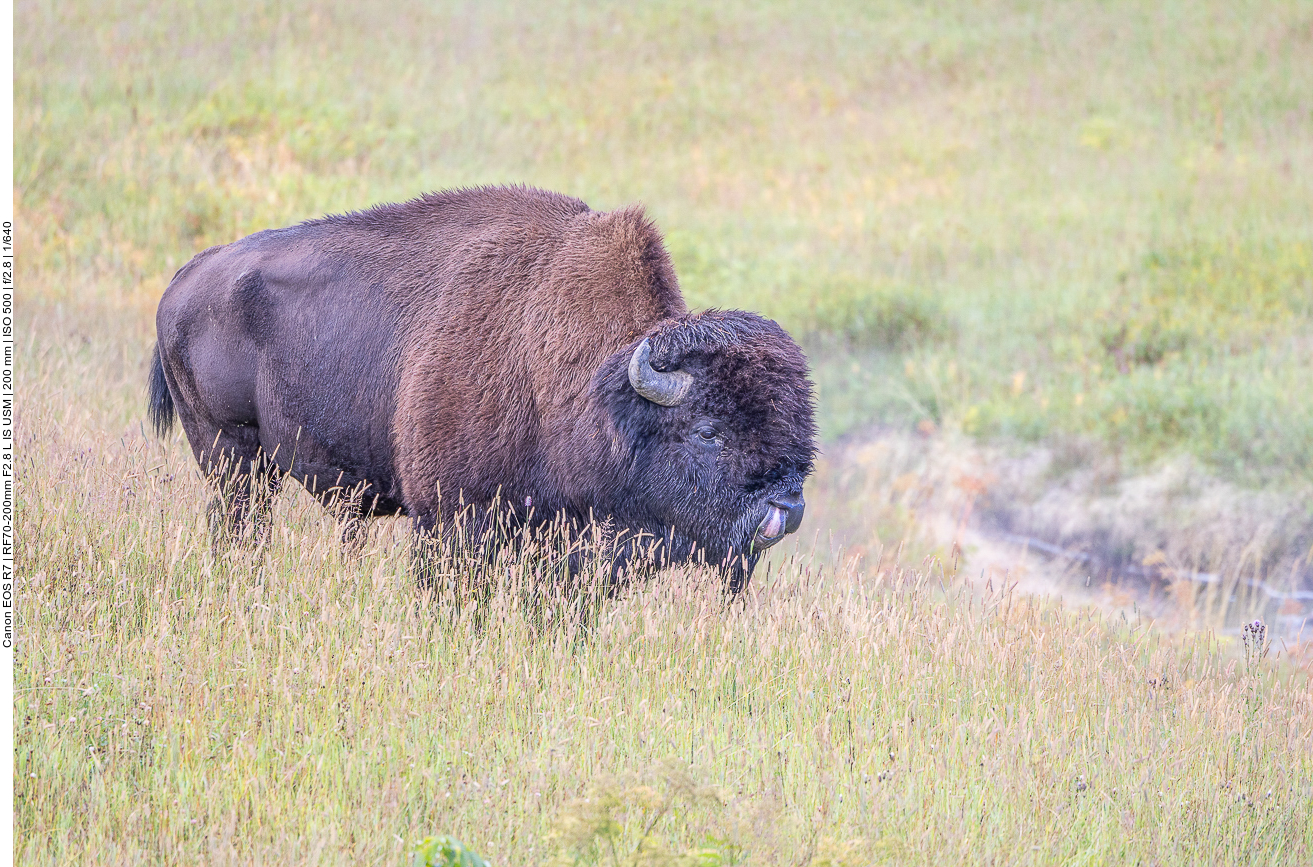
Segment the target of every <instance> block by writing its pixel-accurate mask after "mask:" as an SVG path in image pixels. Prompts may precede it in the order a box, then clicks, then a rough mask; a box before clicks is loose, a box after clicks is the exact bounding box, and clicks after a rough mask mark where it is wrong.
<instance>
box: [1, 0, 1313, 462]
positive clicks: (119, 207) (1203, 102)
mask: <svg viewBox="0 0 1313 867" xmlns="http://www.w3.org/2000/svg"><path fill="white" fill-rule="evenodd" d="M87 8H89V7H87ZM82 9H83V7H81V6H78V5H74V6H71V7H70V6H56V5H51V4H42V3H28V4H24V5H21V6H20V7H19V10H18V17H17V26H18V28H19V33H20V34H21V35H22V37H23V38H22V40H21V41H20V49H19V63H18V65H17V67H16V80H15V87H16V99H17V104H18V106H19V109H18V115H17V118H16V123H17V138H16V141H17V142H18V147H17V149H16V166H17V167H16V170H15V171H16V179H15V180H16V187H17V196H18V210H19V213H20V214H21V215H22V216H23V218H24V219H25V220H26V221H27V224H26V226H27V232H26V234H25V235H23V236H22V237H21V238H20V242H21V243H22V244H23V246H22V248H21V252H22V253H23V257H22V260H21V261H20V269H26V270H25V272H24V273H23V276H24V277H25V278H26V284H27V285H29V286H30V287H32V288H33V290H34V291H35V293H36V294H37V295H39V296H40V297H61V298H69V299H78V302H79V303H83V302H85V300H86V299H89V298H97V299H100V300H102V301H107V302H109V303H130V304H132V305H133V306H135V307H136V308H137V309H139V310H140V311H141V312H142V314H143V315H145V313H146V311H147V310H149V309H150V307H151V305H152V304H153V303H154V301H155V299H156V298H157V297H158V295H159V293H160V291H161V289H162V287H163V286H164V285H165V284H166V283H167V278H168V276H169V275H170V274H171V273H172V271H173V270H174V269H176V268H177V267H179V266H180V265H181V264H182V263H183V262H185V261H186V260H187V258H189V257H190V256H191V255H192V254H193V253H195V252H196V251H198V250H200V249H202V248H204V247H205V246H208V245H210V244H214V243H221V242H226V241H229V240H232V239H234V238H236V237H239V236H241V235H244V234H247V233H249V232H251V231H254V230H257V229H260V228H266V227H269V226H276V225H284V224H287V223H290V222H294V221H296V220H300V219H305V218H310V217H314V216H318V215H320V214H322V213H324V212H328V211H342V210H347V209H351V208H358V207H362V206H364V205H367V204H370V203H373V202H378V201H385V200H395V199H400V198H407V197H410V196H413V195H415V194H416V193H418V192H419V191H422V190H426V189H435V188H442V187H450V186H455V185H462V184H478V183H487V182H499V181H500V182H511V181H528V182H531V183H535V184H538V185H541V186H545V187H549V188H554V189H561V190H565V191H568V192H571V193H574V194H576V195H579V196H582V197H583V198H585V199H586V200H587V201H590V202H592V203H593V204H594V205H596V206H598V207H603V208H606V207H613V206H616V205H620V204H623V203H625V202H628V201H632V200H642V201H645V202H647V203H648V205H649V207H650V208H651V210H652V211H653V213H654V215H655V216H656V217H657V219H658V221H659V222H660V223H661V225H662V226H663V227H664V228H665V229H666V231H667V234H668V236H669V242H670V246H671V249H672V251H673V253H674V255H675V259H676V264H677V266H678V269H679V272H680V274H681V278H682V281H683V283H684V287H685V291H686V293H687V294H688V296H689V297H690V300H691V301H692V302H693V303H694V304H695V305H712V304H714V305H721V306H742V307H748V308H751V309H756V310H761V311H764V312H766V313H767V314H770V315H774V316H776V317H778V318H779V319H780V320H781V321H782V322H783V323H784V324H785V325H786V326H787V327H789V328H790V329H792V330H793V331H794V332H795V333H796V334H798V335H799V336H800V337H801V338H803V339H804V340H806V341H807V343H808V345H809V348H810V349H812V351H813V354H814V355H816V356H818V358H819V363H818V370H819V371H820V381H819V384H820V388H821V394H822V423H823V428H824V430H825V431H826V433H827V435H828V436H838V435H841V434H843V433H846V432H851V431H856V430H860V429H862V428H863V427H866V426H869V425H870V424H871V423H873V422H875V423H885V424H900V425H907V426H912V425H915V424H916V423H917V422H919V421H924V420H930V421H933V422H934V423H936V424H941V425H942V424H944V423H947V424H949V425H950V426H953V427H960V428H962V429H965V430H966V431H967V432H968V433H970V434H973V435H976V436H985V437H1000V436H1001V437H1012V438H1016V437H1019V438H1022V439H1026V440H1041V441H1044V440H1052V439H1055V438H1062V437H1092V438H1094V439H1096V440H1097V441H1098V442H1100V443H1102V444H1103V446H1104V447H1105V448H1107V449H1109V450H1113V451H1116V452H1118V453H1121V452H1125V453H1126V456H1127V459H1128V461H1130V462H1132V463H1135V464H1147V463H1149V462H1152V461H1153V460H1155V459H1158V458H1160V457H1163V456H1164V455H1171V454H1174V453H1179V452H1182V451H1185V452H1190V453H1193V454H1195V455H1196V456H1197V457H1199V458H1201V459H1203V460H1205V461H1206V462H1208V463H1209V465H1211V466H1213V467H1214V468H1215V469H1216V470H1217V471H1218V472H1222V473H1224V474H1227V475H1231V476H1236V477H1239V478H1243V479H1248V480H1250V481H1258V482H1270V481H1273V480H1284V481H1287V482H1288V481H1290V480H1291V479H1292V478H1293V479H1296V480H1300V481H1303V482H1307V481H1308V480H1309V476H1308V470H1307V468H1308V467H1309V466H1310V465H1313V461H1311V460H1310V457H1313V453H1310V451H1309V449H1310V448H1311V447H1310V446H1309V443H1311V442H1313V411H1310V406H1309V402H1308V397H1307V395H1308V390H1307V389H1306V388H1300V387H1299V384H1300V383H1303V382H1306V381H1307V380H1308V379H1309V376H1310V374H1313V370H1310V366H1309V365H1310V361H1309V358H1310V356H1309V353H1308V346H1309V339H1310V316H1311V315H1313V312H1311V309H1310V301H1309V299H1310V297H1313V272H1311V266H1310V261H1311V257H1313V252H1311V251H1313V219H1311V217H1313V213H1311V211H1310V209H1311V208H1313V206H1311V205H1310V202H1313V190H1310V188H1309V183H1310V182H1309V178H1310V177H1313V149H1311V148H1310V146H1309V144H1308V143H1309V142H1310V141H1313V128H1311V127H1313V107H1311V106H1310V104H1309V101H1308V96H1307V95H1308V93H1310V92H1313V73H1311V72H1310V70H1313V36H1311V35H1310V32H1311V30H1310V28H1313V23H1311V22H1313V19H1311V18H1310V17H1309V13H1308V10H1307V8H1306V7H1305V6H1304V5H1302V4H1300V3H1297V2H1290V3H1264V4H1239V5H1237V4H1222V3H1216V4H1197V3H1167V4H1138V3H1110V4H1084V3H1073V4H1062V5H1059V6H1040V7H1034V8H1031V7H1030V6H1028V5H1026V4H1021V3H1017V4H1013V3H1006V2H993V3H985V4H978V5H968V4H960V5H953V6H949V7H944V8H941V9H939V10H938V11H937V12H931V11H929V10H926V9H923V8H921V7H919V6H916V5H902V4H899V3H888V4H884V5H881V6H878V7H872V8H868V7H865V6H863V5H858V4H854V5H846V4H832V5H830V6H828V7H827V11H826V12H825V14H816V13H815V12H814V10H812V9H810V8H809V7H803V6H798V5H793V4H789V3H774V4H769V5H767V6H757V5H753V4H735V3H731V4H720V5H718V6H717V7H716V9H714V10H710V9H703V8H700V7H696V6H688V5H681V4H679V3H660V4H646V5H643V6H638V7H630V6H626V5H620V4H605V3H599V4H578V5H575V4H568V3H566V4H561V5H559V6H557V7H554V11H547V10H543V11H542V12H541V14H537V15H530V14H526V13H525V12H524V11H523V10H520V9H517V8H516V7H514V6H505V5H499V4H480V5H479V6H478V7H477V8H474V7H470V8H465V7H459V6H427V5H419V4H414V5H412V4H404V3H403V4H401V5H396V4H387V5H386V6H379V7H377V8H374V7H370V6H361V5H360V4H356V3H352V4H335V3H316V4H305V5H299V4H296V3H291V4H265V5H263V6H258V7H254V8H253V9H243V10H241V11H238V10H236V9H229V8H226V7H223V6H221V5H215V4H199V5H197V4H187V3H184V4H177V5H172V6H170V7H169V8H167V9H161V8H157V6H156V4H148V3H140V2H116V3H110V4H108V5H103V6H98V7H97V11H96V13H95V14H94V15H93V14H91V13H90V12H83V11H81V10H82ZM1158 292H1165V293H1166V297H1165V298H1164V299H1160V301H1159V302H1153V303H1148V304H1147V305H1146V303H1145V302H1144V298H1145V297H1146V296H1154V295H1155V293H1158ZM1256 299H1261V300H1259V301H1258V303H1257V305H1255V304H1254V303H1252V302H1253V301H1255V300H1256ZM1196 300H1197V301H1199V302H1201V303H1199V304H1196V303H1195V301H1196ZM1219 305H1220V306H1219ZM1214 310H1217V311H1220V312H1221V313H1222V315H1221V316H1220V317H1218V318H1212V319H1209V316H1210V314H1211V312H1212V311H1214ZM1187 312H1188V313H1189V317H1193V318H1191V319H1190V321H1182V320H1181V316H1182V315H1185V314H1186V313H1187ZM1187 318H1188V317H1187ZM1233 329H1238V331H1234V330H1233ZM1222 332H1225V334H1224V335H1223V334H1222ZM1233 335H1234V337H1233ZM836 338H837V340H836ZM908 359H911V360H913V361H915V364H914V365H912V366H911V367H905V366H904V364H903V362H904V361H905V360H908ZM1128 359H1130V360H1128ZM829 360H833V361H834V364H832V365H830V364H827V363H826V362H827V361H829ZM950 362H951V363H952V364H953V365H954V366H955V369H956V371H957V372H958V376H959V377H960V380H958V381H956V382H952V383H950V382H945V381H938V382H927V381H926V378H927V377H934V376H938V377H940V379H941V380H942V374H941V373H940V374H937V373H932V371H942V370H944V369H945V368H947V367H948V365H949V363H950ZM854 363H855V364H857V365H858V367H859V368H860V369H862V370H864V371H868V372H870V373H872V374H874V375H875V378H877V379H879V380H881V381H885V380H892V383H893V386H892V388H893V391H895V392H897V391H900V390H901V391H911V392H914V393H921V392H924V391H926V390H927V389H932V390H933V389H938V391H939V392H940V393H941V396H942V397H943V402H942V403H937V404H935V405H933V406H926V405H923V404H922V405H917V404H915V403H908V402H907V401H902V400H898V399H897V398H896V395H891V393H890V389H889V388H882V387H879V386H878V385H876V386H867V385H864V386H861V387H854V386H853V384H852V382H851V380H852V376H851V374H850V373H848V371H849V370H850V369H851V367H852V365H853V364H854ZM905 370H906V371H911V372H910V373H904V371H905ZM1259 372H1261V373H1262V376H1261V377H1259V376H1255V374H1256V373H1259ZM1018 375H1024V379H1020V380H1019V379H1018V378H1017V377H1018ZM1150 379H1152V382H1150V381H1148V380H1150ZM1238 379H1244V380H1246V387H1245V388H1243V389H1239V388H1237V387H1236V386H1235V382H1236V381H1237V380H1238ZM1015 383H1020V386H1017V385H1016V384H1015ZM1252 440H1261V443H1259V444H1258V445H1257V446H1250V445H1249V442H1250V441H1252Z"/></svg>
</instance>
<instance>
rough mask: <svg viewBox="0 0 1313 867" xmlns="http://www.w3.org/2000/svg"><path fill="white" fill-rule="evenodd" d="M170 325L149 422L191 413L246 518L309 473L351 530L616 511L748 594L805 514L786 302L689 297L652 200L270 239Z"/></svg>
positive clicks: (244, 243)
mask: <svg viewBox="0 0 1313 867" xmlns="http://www.w3.org/2000/svg"><path fill="white" fill-rule="evenodd" d="M156 328H157V337H158V343H157V345H156V349H155V355H154V359H153V363H152V369H151V374H150V385H149V387H150V406H149V409H150V416H151V419H152V421H153V423H154V426H155V428H156V430H157V431H158V432H159V433H160V434H161V435H165V434H167V432H168V430H169V428H170V426H171V424H172V421H173V414H174V412H175V410H176V412H177V415H178V417H179V418H180V419H181V421H182V427H183V430H184V431H185V432H186V434H187V440H188V442H189V443H190V444H191V448H192V451H193V453H194V454H195V456H196V460H197V462H198V463H199V464H200V466H201V468H202V470H203V471H204V472H205V473H206V475H207V476H208V477H209V478H210V479H211V480H212V482H214V483H215V485H216V486H217V487H218V488H219V490H220V492H221V499H220V500H217V501H216V502H217V503H218V504H219V510H218V514H217V517H218V520H219V526H220V528H221V529H222V530H223V531H224V532H232V531H241V529H242V528H243V527H246V526H248V525H249V522H251V521H252V520H254V521H255V523H256V524H257V525H258V524H259V521H260V518H261V506H260V503H261V501H262V500H267V496H265V495H267V494H268V493H270V492H272V491H274V490H276V489H277V486H278V484H279V482H280V480H281V478H282V477H283V476H285V475H290V476H293V477H295V478H296V479H297V480H298V481H300V482H301V483H302V484H303V485H305V487H306V488H307V489H308V490H309V491H310V492H311V493H313V494H315V495H316V496H317V497H319V498H320V499H321V501H322V502H324V504H325V505H326V506H328V507H329V508H331V509H333V510H334V511H335V513H337V514H338V515H339V516H340V517H341V518H342V519H343V520H344V533H345V535H346V536H348V537H350V536H351V535H352V534H354V533H356V532H358V530H359V528H360V527H361V526H363V522H362V520H361V519H362V518H366V517H369V516H371V515H394V514H405V515H407V516H409V517H410V518H411V520H412V522H413V527H414V529H415V531H416V532H417V533H418V534H419V535H420V537H421V538H434V537H440V536H441V535H442V533H443V532H444V529H443V528H444V527H445V526H449V525H450V522H451V521H452V520H453V518H454V517H455V516H456V515H457V513H458V511H460V510H466V511H468V510H470V509H472V510H474V511H475V512H476V513H478V512H480V511H483V512H485V513H486V512H491V511H493V510H500V512H503V513H504V514H503V515H502V517H504V518H506V519H507V520H509V521H511V522H513V523H515V522H518V524H519V525H520V526H521V527H524V526H527V527H529V528H537V527H541V526H542V525H544V524H546V523H548V522H553V521H557V522H560V521H561V520H562V519H564V521H565V522H566V523H567V524H570V525H572V526H579V527H582V526H584V525H586V524H588V523H589V522H596V523H597V524H601V525H603V526H605V527H607V528H609V531H610V532H612V533H614V534H618V537H624V538H629V539H642V538H646V539H648V540H649V543H650V544H649V551H650V552H651V553H652V554H653V555H654V556H655V558H656V559H657V561H658V562H659V563H679V562H687V561H689V560H692V559H701V558H705V560H706V561H707V562H709V563H711V564H713V565H716V566H718V567H720V568H721V569H722V570H724V572H725V574H726V576H727V577H728V580H729V585H730V587H731V588H732V589H734V590H736V591H737V590H739V589H742V588H743V587H744V586H746V584H747V581H748V579H749V578H750V576H751V573H752V569H753V566H754V565H755V564H756V562H757V560H758V558H759V557H760V556H761V553H762V551H763V550H764V549H766V548H768V547H770V546H771V545H773V544H775V543H776V542H778V541H779V540H780V539H781V538H783V537H784V535H785V534H786V533H791V532H793V531H794V530H796V529H797V528H798V524H799V523H800V522H801V520H802V514H803V505H804V504H803V491H802V488H803V481H804V480H805V479H806V478H807V476H808V474H809V473H810V472H811V470H812V461H813V457H814V455H815V451H816V449H815V433H816V431H815V424H814V421H813V396H812V385H811V382H810V381H809V379H808V372H807V362H806V358H805V357H804V356H803V353H802V351H801V350H800V349H799V348H798V346H797V345H796V344H795V343H794V342H793V340H791V339H790V338H789V336H788V334H786V333H785V331H784V330H783V329H782V328H780V326H779V325H777V324H776V323H775V322H773V321H771V320H769V319H764V318H762V317H760V316H758V315H756V314H753V313H747V312H743V311H738V310H732V311H722V310H709V311H706V312H704V313H698V314H693V313H690V312H689V311H688V307H687V306H686V305H685V303H684V298H683V296H682V295H681V293H680V290H679V283H678V280H677V279H676V277H675V272H674V269H673V267H672V265H671V262H670V257H669V255H668V254H667V252H666V249H665V246H664V244H663V242H662V239H661V235H660V233H659V232H658V230H657V229H656V227H655V226H654V225H653V224H652V222H651V221H650V220H649V219H648V218H647V217H646V216H645V215H644V213H643V211H642V209H641V208H639V207H628V208H623V209H620V210H616V211H610V212H606V213H599V212H596V211H593V210H591V209H589V207H588V206H587V205H585V204H584V203H583V202H582V201H580V200H578V199H574V198H569V197H566V196H562V195H558V194H555V193H550V192H545V191H542V190H536V189H532V188H526V187H518V186H517V187H484V188H479V189H468V190H457V191H451V192H443V193H433V194H428V195H425V196H422V197H420V198H418V199H415V200H413V201H410V202H406V203H404V204H395V205H380V206H378V207H374V208H370V209H369V210H366V211H361V212H355V213H349V214H345V215H340V216H329V217H325V218H323V219H318V220H311V221H308V222H305V223H302V224H300V225H297V226H292V227H290V228H286V229H274V230H269V231H263V232H257V233H256V234H254V235H251V236H249V237H247V238H243V239H241V240H239V241H235V242H233V243H231V244H227V245H224V246H219V247H211V248H210V249H208V250H206V251H204V252H202V253H200V254H199V255H197V256H196V257H195V258H193V259H192V260H191V261H190V262H189V263H187V264H186V265H185V266H184V267H183V268H182V269H181V270H179V271H178V273H177V274H176V275H175V276H174V278H173V280H172V282H171V283H170V284H169V287H168V290H167V291H166V292H165V293H164V297H163V298H162V300H161V301H160V306H159V311H158V314H157V316H156ZM631 553H632V552H631ZM621 559H624V558H623V557H622V558H621Z"/></svg>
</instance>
